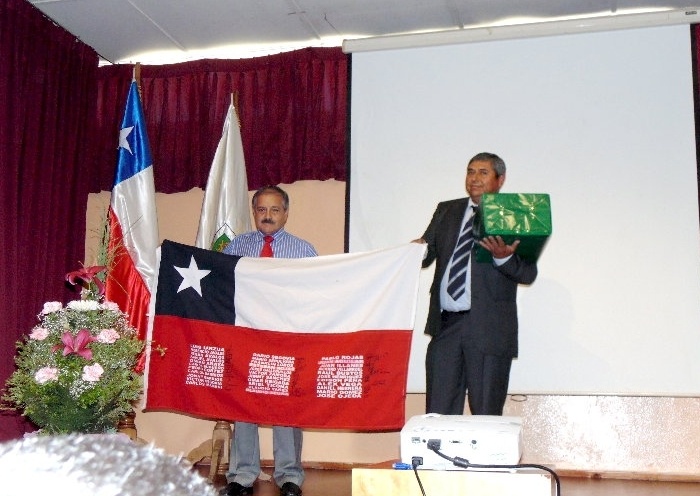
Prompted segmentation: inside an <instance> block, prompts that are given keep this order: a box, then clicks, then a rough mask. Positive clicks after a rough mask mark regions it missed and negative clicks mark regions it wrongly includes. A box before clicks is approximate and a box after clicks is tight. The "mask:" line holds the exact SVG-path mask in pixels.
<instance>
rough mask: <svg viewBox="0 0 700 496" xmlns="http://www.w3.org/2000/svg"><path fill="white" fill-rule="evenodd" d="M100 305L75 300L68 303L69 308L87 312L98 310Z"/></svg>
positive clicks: (91, 301)
mask: <svg viewBox="0 0 700 496" xmlns="http://www.w3.org/2000/svg"><path fill="white" fill-rule="evenodd" d="M99 306H100V304H99V303H97V302H96V301H95V300H73V301H69V302H68V308H70V309H71V310H78V311H79V312H85V311H87V310H98V309H99Z"/></svg>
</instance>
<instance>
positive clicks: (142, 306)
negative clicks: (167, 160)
mask: <svg viewBox="0 0 700 496" xmlns="http://www.w3.org/2000/svg"><path fill="white" fill-rule="evenodd" d="M108 217H109V221H108V222H109V232H110V235H109V244H108V253H109V256H110V257H111V259H112V260H111V264H110V269H109V273H108V275H107V281H106V284H105V286H106V289H105V296H106V298H107V300H109V301H113V302H115V303H117V304H118V305H119V308H121V309H122V311H124V312H126V313H128V314H129V323H130V324H131V325H132V326H134V327H135V328H136V329H138V331H139V337H140V338H142V339H143V338H145V336H146V331H147V327H148V315H147V314H148V312H147V310H148V307H149V303H150V298H151V292H150V288H151V287H155V286H153V284H154V283H155V275H156V270H157V257H156V250H157V248H158V219H157V215H156V195H155V186H154V183H153V160H152V159H151V150H150V147H149V144H148V136H147V133H146V120H145V118H144V115H143V109H142V107H141V100H140V97H139V90H138V86H137V84H136V81H135V80H134V81H132V82H131V87H130V88H129V95H128V97H127V101H126V109H125V112H124V119H123V120H122V123H121V128H120V131H119V159H118V162H117V170H116V175H115V179H114V186H113V187H112V197H111V200H110V205H109V216H108Z"/></svg>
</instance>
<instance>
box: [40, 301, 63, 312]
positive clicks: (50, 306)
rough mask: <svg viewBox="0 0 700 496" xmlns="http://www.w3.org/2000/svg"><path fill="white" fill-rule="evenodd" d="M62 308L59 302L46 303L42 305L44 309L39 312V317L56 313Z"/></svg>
mask: <svg viewBox="0 0 700 496" xmlns="http://www.w3.org/2000/svg"><path fill="white" fill-rule="evenodd" d="M62 308H63V305H62V304H61V302H60V301H47V302H46V303H44V308H43V309H42V310H41V315H46V314H47V313H53V312H58V311H59V310H61V309H62Z"/></svg>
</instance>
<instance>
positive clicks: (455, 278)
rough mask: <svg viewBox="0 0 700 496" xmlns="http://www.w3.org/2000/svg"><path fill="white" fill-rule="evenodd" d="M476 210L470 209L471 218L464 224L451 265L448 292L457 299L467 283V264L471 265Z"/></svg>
mask: <svg viewBox="0 0 700 496" xmlns="http://www.w3.org/2000/svg"><path fill="white" fill-rule="evenodd" d="M473 212H474V210H473V209H472V208H470V209H469V211H468V213H467V215H469V219H468V220H467V223H466V224H464V228H463V229H462V232H461V233H460V235H459V239H458V240H457V245H456V246H455V251H454V253H453V254H452V265H451V266H450V276H449V278H448V280H447V293H448V294H449V295H450V296H451V297H452V299H454V300H457V299H458V298H459V297H460V296H462V295H463V294H464V291H465V290H466V284H467V278H466V276H467V265H469V254H470V253H471V250H472V245H473V244H474V236H473V235H472V223H473V221H474V215H473Z"/></svg>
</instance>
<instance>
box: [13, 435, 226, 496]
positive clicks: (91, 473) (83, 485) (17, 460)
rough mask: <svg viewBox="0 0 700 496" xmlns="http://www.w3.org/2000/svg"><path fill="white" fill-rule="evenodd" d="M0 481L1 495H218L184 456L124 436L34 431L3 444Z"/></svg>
mask: <svg viewBox="0 0 700 496" xmlns="http://www.w3.org/2000/svg"><path fill="white" fill-rule="evenodd" d="M0 480H2V484H3V487H4V488H5V490H4V491H3V494H26V495H30V496H34V495H37V496H39V495H44V494H68V495H70V496H117V495H119V496H160V495H163V494H168V495H176V496H191V495H197V496H214V495H216V494H217V492H216V490H215V489H214V487H213V486H212V485H211V484H209V482H208V481H207V480H206V479H205V478H204V477H202V476H201V475H199V474H198V473H197V472H195V471H194V470H193V468H192V465H191V464H190V463H189V462H188V461H187V460H186V459H184V458H182V457H176V456H173V455H169V454H167V453H165V451H163V450H161V449H159V448H156V447H154V446H153V445H142V444H137V443H135V442H133V441H132V440H131V439H129V438H128V437H127V436H126V435H124V434H70V435H61V436H42V435H34V436H29V437H25V438H23V439H19V440H14V441H8V442H5V443H2V444H0ZM14 491H16V492H14Z"/></svg>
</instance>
